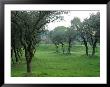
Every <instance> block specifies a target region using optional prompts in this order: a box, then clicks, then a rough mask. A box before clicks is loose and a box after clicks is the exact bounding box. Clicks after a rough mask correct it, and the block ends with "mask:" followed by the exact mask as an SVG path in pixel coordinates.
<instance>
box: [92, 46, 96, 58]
mask: <svg viewBox="0 0 110 87" xmlns="http://www.w3.org/2000/svg"><path fill="white" fill-rule="evenodd" d="M94 55H95V47H93V48H92V56H94Z"/></svg>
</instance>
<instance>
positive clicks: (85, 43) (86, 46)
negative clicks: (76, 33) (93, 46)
mask: <svg viewBox="0 0 110 87" xmlns="http://www.w3.org/2000/svg"><path fill="white" fill-rule="evenodd" d="M84 45H85V48H86V55H87V56H88V45H87V42H86V41H85V40H84Z"/></svg>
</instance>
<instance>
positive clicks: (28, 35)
mask: <svg viewBox="0 0 110 87" xmlns="http://www.w3.org/2000/svg"><path fill="white" fill-rule="evenodd" d="M63 13H64V14H66V13H68V12H66V11H12V12H11V56H13V53H14V54H15V59H16V62H18V61H19V58H20V55H19V54H21V55H22V52H21V51H22V50H23V49H24V52H25V59H26V62H27V72H28V73H30V72H31V61H32V58H33V56H34V54H35V52H36V46H37V45H38V43H39V42H40V33H41V32H42V31H43V30H44V29H45V25H46V24H47V23H50V22H53V21H55V20H57V19H60V20H62V17H61V16H60V14H63ZM12 61H13V63H14V59H13V57H12Z"/></svg>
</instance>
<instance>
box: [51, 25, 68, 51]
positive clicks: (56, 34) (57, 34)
mask: <svg viewBox="0 0 110 87" xmlns="http://www.w3.org/2000/svg"><path fill="white" fill-rule="evenodd" d="M66 30H67V28H66V27H64V26H58V27H56V28H55V29H54V30H52V31H51V32H50V38H51V40H52V42H53V43H54V44H55V46H56V52H57V53H58V47H59V45H60V44H61V46H62V52H63V53H64V51H65V50H64V43H65V41H66V37H65V33H66Z"/></svg>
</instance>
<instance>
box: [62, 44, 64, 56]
mask: <svg viewBox="0 0 110 87" xmlns="http://www.w3.org/2000/svg"><path fill="white" fill-rule="evenodd" d="M62 51H63V54H64V44H63V43H62Z"/></svg>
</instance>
